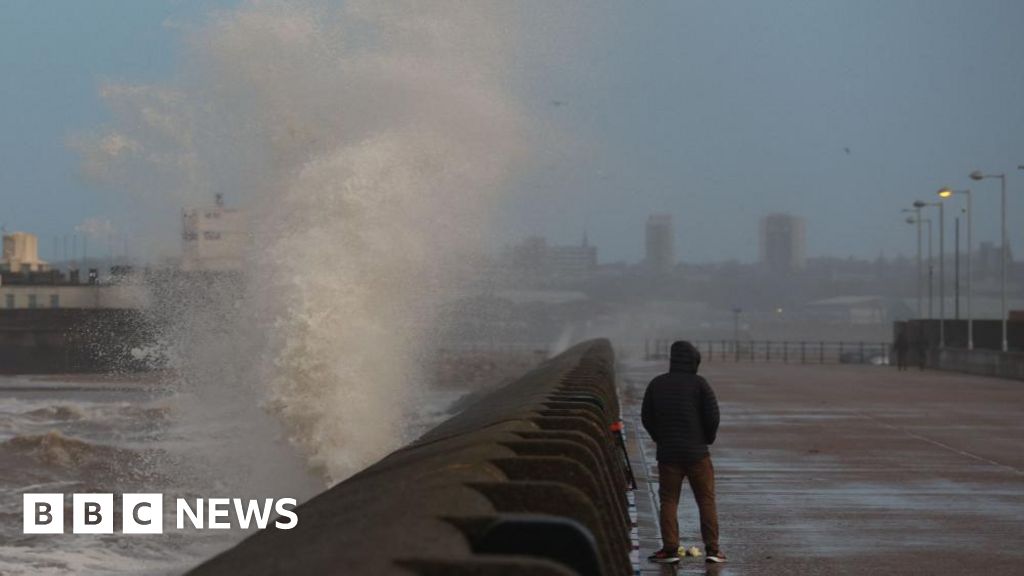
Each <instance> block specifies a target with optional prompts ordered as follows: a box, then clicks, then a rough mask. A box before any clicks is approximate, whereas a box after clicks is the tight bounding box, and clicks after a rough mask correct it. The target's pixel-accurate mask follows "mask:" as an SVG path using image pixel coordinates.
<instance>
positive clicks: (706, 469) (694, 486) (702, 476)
mask: <svg viewBox="0 0 1024 576" xmlns="http://www.w3.org/2000/svg"><path fill="white" fill-rule="evenodd" d="M686 476H687V478H689V480H690V489H691V490H693V497H694V499H695V500H696V501H697V509H698V510H699V511H700V535H701V538H703V539H704V550H705V551H706V552H707V554H708V556H715V555H717V554H718V553H719V552H721V550H719V549H718V508H717V507H716V506H715V468H714V466H712V465H711V456H710V455H709V456H705V457H704V458H702V459H701V460H700V461H699V462H696V463H694V464H691V465H689V466H687V469H686Z"/></svg>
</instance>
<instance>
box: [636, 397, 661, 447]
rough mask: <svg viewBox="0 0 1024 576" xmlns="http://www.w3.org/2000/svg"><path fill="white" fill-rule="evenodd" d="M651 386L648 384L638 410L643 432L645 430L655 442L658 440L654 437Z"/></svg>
mask: <svg viewBox="0 0 1024 576" xmlns="http://www.w3.org/2000/svg"><path fill="white" fill-rule="evenodd" d="M651 384H653V382H651ZM651 384H648V385H647V390H645V391H644V402H643V406H642V407H641V408H640V422H641V423H643V425H644V430H647V433H648V434H650V435H651V440H654V441H655V442H657V441H658V439H657V437H655V432H654V398H653V396H654V395H653V394H651V388H652V386H651Z"/></svg>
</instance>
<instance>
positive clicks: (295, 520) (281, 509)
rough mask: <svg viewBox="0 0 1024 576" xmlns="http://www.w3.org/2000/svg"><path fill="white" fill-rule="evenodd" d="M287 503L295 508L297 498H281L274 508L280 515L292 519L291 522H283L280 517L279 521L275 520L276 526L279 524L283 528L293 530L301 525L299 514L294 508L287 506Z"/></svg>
mask: <svg viewBox="0 0 1024 576" xmlns="http://www.w3.org/2000/svg"><path fill="white" fill-rule="evenodd" d="M286 505H291V507H292V508H294V507H295V498H281V499H280V500H278V501H277V504H276V505H275V506H274V509H275V510H277V514H278V516H283V517H285V518H289V519H290V521H289V522H281V520H280V519H278V521H277V522H274V526H277V527H278V528H280V529H281V530H291V529H292V528H295V527H296V526H298V525H299V515H298V514H296V513H295V512H293V511H292V510H290V509H288V508H285V506H286Z"/></svg>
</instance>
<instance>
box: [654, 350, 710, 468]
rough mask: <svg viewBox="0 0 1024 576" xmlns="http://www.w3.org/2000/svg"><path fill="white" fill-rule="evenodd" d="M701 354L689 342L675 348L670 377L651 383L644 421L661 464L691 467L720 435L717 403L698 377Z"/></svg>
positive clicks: (663, 375)
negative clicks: (655, 446)
mask: <svg viewBox="0 0 1024 576" xmlns="http://www.w3.org/2000/svg"><path fill="white" fill-rule="evenodd" d="M698 366H700V352H699V351H698V350H697V349H696V348H694V347H693V344H690V343H689V342H683V341H680V342H675V343H673V344H672V349H671V355H670V365H669V371H668V373H667V374H662V375H660V376H658V377H656V378H655V379H654V380H651V383H650V384H648V385H647V391H646V392H645V393H644V404H643V411H642V412H641V419H642V421H643V425H644V429H646V430H647V433H648V434H650V435H651V438H652V439H653V440H654V442H655V443H656V444H657V445H658V462H666V463H672V464H691V463H693V462H696V461H698V460H700V459H701V458H703V457H704V456H705V455H706V454H707V453H708V445H710V444H713V443H714V442H715V435H716V434H718V400H717V399H716V398H715V393H714V391H713V390H711V386H710V385H708V383H707V381H706V380H704V378H702V377H700V376H698V375H697V367H698Z"/></svg>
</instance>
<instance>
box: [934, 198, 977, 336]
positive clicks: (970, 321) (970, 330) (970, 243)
mask: <svg viewBox="0 0 1024 576" xmlns="http://www.w3.org/2000/svg"><path fill="white" fill-rule="evenodd" d="M938 194H939V198H942V199H944V200H945V199H948V198H952V197H953V195H954V194H963V195H964V196H966V197H967V349H968V350H974V316H973V314H971V252H973V251H974V240H973V238H974V237H973V232H972V230H973V227H972V225H971V191H970V190H951V189H949V188H948V187H944V188H940V189H939V192H938Z"/></svg>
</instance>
